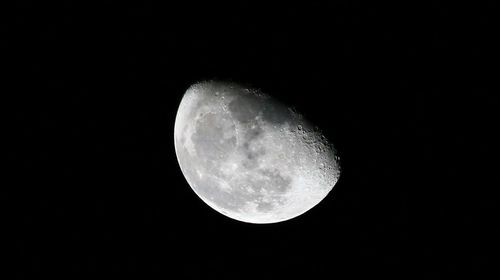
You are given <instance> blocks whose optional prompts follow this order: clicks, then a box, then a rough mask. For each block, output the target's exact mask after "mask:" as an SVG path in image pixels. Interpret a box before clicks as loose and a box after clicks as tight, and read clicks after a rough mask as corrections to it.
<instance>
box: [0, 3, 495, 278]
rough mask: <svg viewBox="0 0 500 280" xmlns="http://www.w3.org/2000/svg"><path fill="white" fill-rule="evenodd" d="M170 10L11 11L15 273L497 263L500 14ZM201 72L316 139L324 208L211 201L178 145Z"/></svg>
mask: <svg viewBox="0 0 500 280" xmlns="http://www.w3.org/2000/svg"><path fill="white" fill-rule="evenodd" d="M163 2H165V3H163ZM166 2H168V1H162V2H160V1H159V2H157V3H155V2H149V1H143V2H140V3H139V2H138V3H136V4H125V3H115V4H114V5H109V6H106V5H103V4H101V5H96V6H92V5H89V4H88V5H82V4H76V3H71V2H63V3H57V4H46V3H45V4H35V3H33V2H30V1H18V2H17V3H16V5H15V6H14V7H12V8H9V9H5V10H4V11H5V12H6V13H7V15H6V16H5V17H4V19H3V20H2V22H3V23H2V25H1V29H0V31H1V32H2V33H1V34H2V48H3V49H4V51H2V54H3V55H2V56H3V57H4V59H3V61H4V63H3V66H4V67H5V69H6V70H7V75H4V78H3V79H4V82H3V88H4V89H3V90H2V92H3V93H4V97H6V98H7V99H6V102H4V104H5V105H6V107H7V108H6V110H5V111H6V112H8V116H7V125H6V126H5V127H4V132H6V133H5V136H4V138H5V139H7V140H9V141H8V144H7V145H5V147H4V148H5V150H6V156H5V158H6V160H7V162H8V165H9V168H8V169H6V170H5V172H6V175H7V176H6V177H5V182H6V183H5V184H2V185H3V186H2V191H1V199H2V201H1V204H2V207H3V208H4V210H3V213H2V216H3V217H4V218H3V220H4V221H5V222H4V225H5V227H4V228H3V231H4V232H7V233H8V234H9V238H8V239H5V241H6V242H5V243H6V244H8V245H12V246H13V247H14V250H13V251H10V250H3V252H5V254H7V255H8V256H9V257H8V258H9V260H10V262H8V263H6V264H5V265H6V267H9V268H12V269H14V270H15V272H16V275H17V279H28V278H31V279H32V277H36V276H38V277H40V275H45V276H50V277H56V276H61V277H62V278H64V279H76V278H83V279H89V278H96V277H105V278H109V277H113V278H118V277H119V278H130V279H150V278H160V277H161V278H165V277H167V278H168V277H171V278H173V279H189V278H204V279H205V278H208V279H210V278H215V277H222V278H231V279H241V278H246V277H248V278H255V277H259V278H261V277H264V278H268V277H274V278H290V277H301V278H307V279H317V278H318V277H320V276H323V277H332V278H334V277H343V275H349V276H351V277H352V278H355V277H358V276H361V275H364V276H370V277H379V276H384V277H385V276H390V275H393V276H397V277H399V278H403V279H405V278H408V277H409V276H417V277H418V278H422V279H440V278H447V277H448V276H449V275H450V274H457V273H458V274H462V272H465V271H467V272H471V273H477V272H484V271H486V268H488V267H490V266H491V265H492V264H493V257H494V255H495V254H496V252H497V251H496V249H495V247H494V246H493V244H494V242H493V240H495V239H496V238H497V237H498V234H499V227H498V216H497V215H496V214H495V211H498V197H497V196H495V195H494V192H493V190H494V188H495V187H498V175H497V174H495V172H496V173H498V171H497V169H495V165H494V164H492V162H494V159H495V157H494V156H493V150H494V149H495V148H496V147H495V146H496V145H497V142H496V141H495V140H494V135H495V134H496V132H497V130H498V122H497V121H496V119H495V116H494V115H495V113H496V111H498V110H499V109H498V108H499V106H500V100H499V98H498V97H496V95H495V94H494V89H493V82H494V78H495V76H494V73H495V68H498V64H497V63H496V62H495V60H494V54H495V52H496V48H495V47H494V46H493V42H494V41H495V40H494V39H495V37H498V36H497V34H496V33H497V32H496V31H494V29H493V27H492V26H493V17H494V15H495V13H496V8H497V7H498V4H496V2H494V1H483V3H482V4H480V5H476V6H474V7H472V6H458V5H457V4H453V5H449V4H445V3H444V2H440V1H434V2H430V3H426V4H419V5H418V6H416V5H415V6H410V5H408V6H402V5H401V4H399V5H394V4H390V5H389V4H380V3H378V1H369V2H372V3H363V2H359V1H330V2H333V3H331V4H328V5H327V4H321V5H320V4H311V3H308V4H307V5H306V4H302V5H292V4H290V3H288V4H283V5H269V4H259V5H256V4H252V2H251V1H248V2H238V3H232V4H217V5H216V4H213V3H209V4H204V5H200V4H199V3H195V2H191V3H184V5H178V4H167V3H166ZM209 2H211V1H209ZM234 2H237V1H234ZM400 2H401V1H400ZM403 2H406V1H403ZM496 70H498V69H496ZM205 79H220V80H227V81H234V82H238V83H242V84H244V85H249V86H253V87H257V88H260V89H261V90H263V91H264V92H267V93H269V94H271V95H274V96H276V97H277V98H280V99H281V100H283V102H286V103H288V104H292V105H294V106H295V107H296V108H297V109H298V110H299V111H300V112H302V113H303V114H304V115H306V117H308V118H309V119H310V120H311V121H313V122H314V123H315V124H317V125H318V126H319V127H321V128H322V129H323V130H324V131H325V133H326V134H327V136H328V137H329V138H330V139H331V140H332V141H333V143H334V145H335V147H336V148H337V149H338V151H339V153H340V157H341V164H342V168H343V172H342V176H341V178H340V181H339V182H338V183H337V185H336V186H335V188H334V190H333V191H332V192H331V193H330V194H329V195H328V197H326V198H325V199H324V200H323V201H322V202H321V203H320V204H319V205H317V206H316V207H314V208H313V209H311V210H310V211H308V212H307V213H305V214H304V215H301V216H299V217H297V218H294V219H292V220H289V221H287V222H283V223H278V224H268V225H252V224H247V223H242V222H238V221H235V220H231V219H229V218H227V217H225V216H222V215H220V214H218V213H217V212H215V211H214V210H212V209H211V208H209V207H208V206H207V205H205V204H204V203H203V202H202V201H201V200H200V199H199V198H198V197H197V196H196V195H195V194H194V192H193V191H192V190H191V189H190V187H189V185H188V184H187V182H186V181H185V179H184V177H183V175H182V173H181V171H180V168H179V166H178V163H177V159H176V156H175V151H174V145H173V126H174V121H175V114H176V111H177V107H178V105H179V102H180V100H181V98H182V95H183V94H184V92H185V90H186V89H187V88H188V87H189V86H190V85H191V84H193V83H195V82H197V81H200V80H205ZM11 252H12V253H11ZM341 275H342V276H341ZM174 277H179V278H174Z"/></svg>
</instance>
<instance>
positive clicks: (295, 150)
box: [174, 81, 340, 224]
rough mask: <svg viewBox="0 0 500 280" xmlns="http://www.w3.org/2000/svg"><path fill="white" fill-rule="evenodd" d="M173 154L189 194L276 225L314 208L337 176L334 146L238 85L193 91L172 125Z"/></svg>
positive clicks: (237, 215)
mask: <svg viewBox="0 0 500 280" xmlns="http://www.w3.org/2000/svg"><path fill="white" fill-rule="evenodd" d="M174 138H175V139H174V142H175V151H176V154H177V159H178V161H179V165H180V167H181V170H182V173H183V174H184V176H185V177H186V180H187V182H188V183H189V185H190V186H191V188H192V189H193V190H194V192H195V193H196V194H197V195H198V196H199V197H200V198H201V199H202V200H203V201H204V202H205V203H206V204H208V205H209V206H210V207H211V208H213V209H215V210H216V211H218V212H219V213H221V214H223V215H225V216H227V217H230V218H232V219H236V220H239V221H243V222H248V223H256V224H263V223H276V222H281V221H285V220H289V219H291V218H294V217H297V216H299V215H301V214H303V213H304V212H306V211H308V210H309V209H311V208H312V207H314V206H315V205H317V204H318V203H319V202H320V201H321V200H322V199H323V198H325V197H326V195H327V194H328V193H329V192H330V191H331V190H332V188H333V187H334V185H335V183H336V182H337V180H338V178H339V176H340V166H339V161H338V157H337V155H336V152H335V149H334V148H333V146H332V145H331V144H330V143H329V142H328V140H327V139H326V138H325V136H324V135H323V134H322V133H321V131H320V130H319V129H317V128H314V127H313V126H312V125H311V124H310V123H309V122H308V121H307V120H306V119H304V117H303V116H302V115H301V114H299V113H298V112H296V111H295V110H293V109H291V108H289V107H287V106H285V105H284V104H282V103H280V102H278V101H277V100H275V99H273V98H271V97H270V96H269V95H266V94H264V93H262V92H260V91H259V90H253V89H247V88H244V87H241V86H239V85H237V84H231V83H223V82H214V81H209V82H201V83H198V84H195V85H193V86H191V87H190V88H189V89H188V90H187V91H186V93H185V95H184V97H183V98H182V101H181V103H180V105H179V109H178V112H177V116H176V120H175V132H174Z"/></svg>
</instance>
